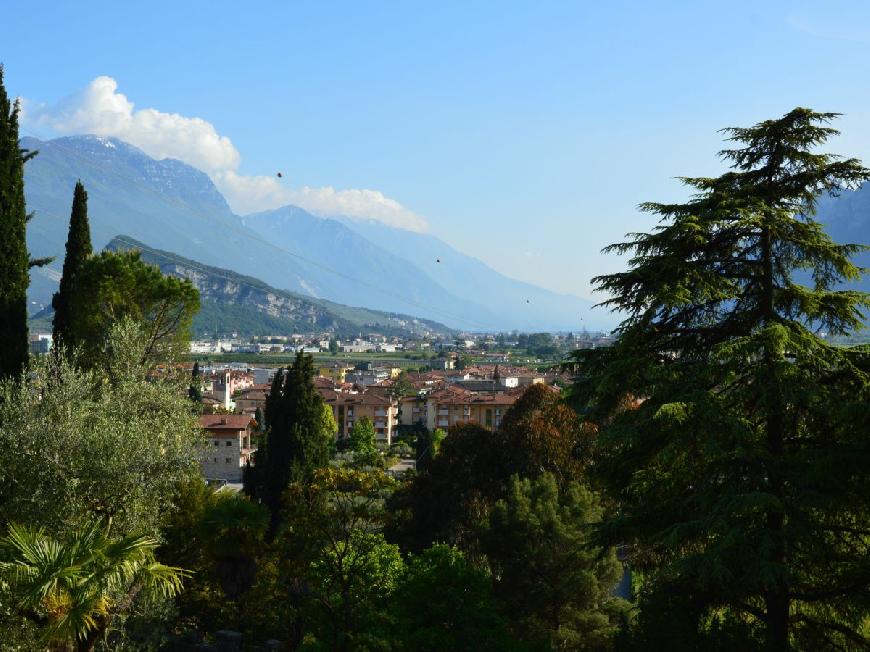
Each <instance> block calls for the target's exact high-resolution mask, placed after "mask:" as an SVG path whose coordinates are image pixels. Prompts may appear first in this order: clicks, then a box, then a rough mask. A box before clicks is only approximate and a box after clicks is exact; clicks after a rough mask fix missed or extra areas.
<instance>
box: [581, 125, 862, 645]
mask: <svg viewBox="0 0 870 652" xmlns="http://www.w3.org/2000/svg"><path fill="white" fill-rule="evenodd" d="M835 117H836V114H831V113H816V112H813V111H811V110H809V109H803V108H798V109H794V110H793V111H791V112H789V113H788V114H786V115H785V116H783V117H782V118H779V119H776V120H768V121H765V122H762V123H760V124H757V125H755V126H753V127H749V128H733V129H727V130H725V133H726V134H727V136H728V137H729V139H730V140H731V141H732V142H734V143H736V147H735V148H734V149H727V150H725V151H723V152H722V153H721V154H722V156H723V157H724V158H725V160H727V161H729V162H731V164H732V169H731V171H729V172H727V173H726V174H723V175H722V176H720V177H717V178H687V179H684V182H685V183H686V184H687V185H689V186H690V187H691V188H693V189H694V190H695V191H696V194H695V196H694V197H693V198H692V199H691V200H690V201H689V202H687V203H684V204H657V203H650V204H645V205H643V206H642V208H643V209H644V210H646V211H649V212H652V213H654V214H657V215H659V216H661V218H662V220H661V226H659V227H658V229H657V230H656V231H655V232H653V233H640V234H632V235H631V239H630V240H629V241H627V242H623V243H619V244H616V245H612V246H611V247H609V248H608V249H609V250H612V251H616V252H619V253H626V252H628V253H631V254H632V258H631V260H630V262H629V269H628V271H625V272H622V273H618V274H611V275H607V276H601V277H598V278H597V279H595V282H596V283H597V285H598V288H599V290H603V291H605V292H607V293H608V294H609V295H610V297H611V298H609V299H608V300H607V301H605V302H604V305H607V306H610V307H613V308H616V309H619V310H621V311H624V314H626V315H627V318H626V319H625V320H624V321H623V322H622V324H621V325H620V327H619V329H618V334H619V340H618V342H617V344H616V345H615V346H614V347H612V348H611V349H601V350H598V351H593V352H582V351H581V352H577V353H576V357H577V359H578V360H579V361H580V363H581V364H580V369H581V374H582V375H581V377H580V381H579V382H578V385H577V387H576V391H577V395H578V401H579V402H580V405H581V406H582V407H584V408H585V409H588V410H590V411H589V413H588V414H589V415H590V417H591V418H594V419H595V420H596V421H597V423H598V424H599V426H600V434H599V438H598V443H597V459H596V460H595V464H594V465H593V471H594V472H595V473H596V474H597V475H598V478H599V480H600V481H601V482H602V484H603V486H604V487H605V488H606V489H607V490H608V492H609V494H610V496H611V497H612V498H614V499H615V501H616V504H617V506H618V509H617V510H616V512H615V513H614V515H612V516H611V517H610V518H608V519H607V520H606V521H605V523H604V525H603V526H602V528H601V531H600V532H601V536H602V537H603V540H604V541H609V542H611V543H628V544H632V546H633V548H632V550H633V551H634V553H633V555H632V557H631V562H632V563H633V564H634V566H635V567H637V568H640V569H641V570H643V571H644V572H645V575H644V577H645V588H644V591H643V594H642V596H641V598H642V599H641V604H642V605H647V606H648V607H650V609H655V608H656V607H655V605H659V607H658V608H659V611H658V613H659V614H660V615H661V617H662V618H668V619H671V620H669V621H666V622H663V621H662V620H658V621H655V619H654V618H650V617H649V615H650V614H651V613H652V612H648V613H647V617H646V618H645V617H643V616H644V611H643V610H642V613H641V616H642V617H641V619H640V621H641V622H644V621H646V622H647V623H649V625H650V627H649V628H648V631H647V634H648V635H650V636H654V635H661V634H662V633H663V632H675V631H677V630H678V629H679V631H682V632H690V634H689V635H688V637H689V640H685V639H684V640H682V641H680V643H679V644H677V643H676V642H675V641H669V642H668V643H667V647H668V649H681V647H685V648H690V649H705V648H706V647H709V646H708V645H707V643H705V642H704V641H703V640H698V639H697V638H695V639H694V640H691V639H692V637H698V636H704V635H706V634H705V633H704V624H703V623H704V622H707V623H709V622H710V621H711V619H713V620H717V622H720V623H722V622H731V623H737V624H739V627H741V628H744V629H740V632H742V633H743V634H745V635H746V637H747V639H751V640H744V641H743V642H742V643H741V644H739V645H737V647H739V648H740V649H748V648H751V647H755V646H756V645H758V646H764V647H765V648H766V649H768V650H788V649H790V648H791V647H792V646H794V647H797V648H800V649H846V648H849V649H851V648H853V647H859V648H860V647H862V646H868V645H870V641H868V639H867V637H866V622H862V621H863V619H865V618H866V614H867V613H868V608H870V594H868V592H867V586H868V585H870V584H868V582H870V555H868V548H867V545H868V541H870V529H868V527H867V516H868V514H870V442H868V438H867V433H866V425H867V424H866V416H867V414H866V406H867V401H868V400H870V391H868V387H870V383H868V380H870V377H868V373H867V372H868V363H867V357H866V354H864V353H862V352H860V351H851V350H848V349H842V348H838V347H834V346H830V345H828V344H827V343H826V342H825V341H824V340H823V339H822V338H820V337H819V336H818V332H819V331H820V330H824V331H827V332H828V333H831V334H843V333H848V332H851V331H854V330H857V329H859V328H861V321H862V318H863V314H862V308H863V307H864V306H866V305H868V296H867V295H866V294H864V293H862V292H857V291H851V290H847V289H842V288H841V287H840V283H841V282H842V281H844V280H854V279H857V278H860V275H861V271H862V270H860V269H859V268H857V267H856V266H855V265H854V264H852V262H851V261H850V256H851V255H852V254H854V253H855V252H857V251H859V250H861V249H862V248H863V247H861V246H858V245H840V244H836V243H834V242H833V241H832V240H831V239H830V238H829V237H828V236H827V235H826V234H825V233H824V231H823V229H822V227H821V225H820V224H819V223H818V222H816V221H815V220H814V219H813V214H814V209H815V205H816V200H817V198H818V197H819V196H820V195H822V194H826V193H837V192H838V191H840V190H841V189H844V188H849V187H856V186H857V185H859V184H860V183H862V182H864V181H866V180H867V179H868V178H870V170H867V169H865V168H864V167H863V166H862V165H861V164H860V162H859V161H857V160H855V159H842V158H839V157H836V156H833V155H829V154H823V153H818V152H817V148H818V147H819V146H821V145H823V144H824V142H825V141H826V140H827V139H828V138H829V137H831V136H832V135H834V134H836V133H837V132H836V131H835V130H834V129H832V128H831V127H829V126H828V123H830V121H831V120H833V119H834V118H835ZM808 277H809V278H810V282H809V283H807V281H806V280H805V279H807V278H808ZM677 603H679V604H680V605H683V606H684V607H685V606H686V605H691V609H690V610H689V609H686V608H675V609H662V608H661V605H665V604H677ZM690 613H691V614H693V616H692V617H693V618H694V623H692V624H690V626H689V627H685V626H684V624H685V623H684V622H683V621H684V620H685V617H686V616H687V614H690ZM722 618H725V620H721V619H722ZM679 619H682V620H681V623H682V624H679V623H677V620H679ZM746 625H748V626H749V627H748V629H746V628H745V626H746ZM862 630H863V631H862ZM734 631H737V630H734ZM656 633H657V634H656ZM732 633H733V632H732ZM653 647H656V646H655V645H653Z"/></svg>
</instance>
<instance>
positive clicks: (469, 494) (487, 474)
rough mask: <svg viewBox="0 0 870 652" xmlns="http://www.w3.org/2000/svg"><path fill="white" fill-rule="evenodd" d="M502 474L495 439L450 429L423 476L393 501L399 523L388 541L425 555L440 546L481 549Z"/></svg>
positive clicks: (474, 430)
mask: <svg viewBox="0 0 870 652" xmlns="http://www.w3.org/2000/svg"><path fill="white" fill-rule="evenodd" d="M508 477H509V475H508V476H506V477H502V475H501V470H500V469H499V468H498V457H497V455H496V453H495V451H494V449H493V447H492V433H491V432H489V431H488V430H487V429H485V428H482V427H481V426H478V425H476V424H463V425H460V426H457V427H454V428H451V430H450V434H449V435H448V436H447V437H446V439H445V440H444V442H443V444H442V445H441V450H440V452H439V453H438V455H436V456H435V457H434V458H433V459H432V460H431V462H430V463H429V465H428V467H427V468H426V470H425V471H422V472H420V473H418V474H417V475H416V476H415V477H414V479H413V480H412V481H411V483H410V484H408V485H406V486H404V487H402V488H401V489H400V490H399V491H397V492H396V494H395V495H394V496H393V498H392V500H391V504H390V511H391V512H394V513H395V514H396V516H397V518H396V519H395V520H394V521H392V522H391V523H390V526H389V528H388V532H387V536H388V538H390V539H391V540H395V541H397V542H398V543H399V544H400V545H401V546H402V548H403V549H405V550H409V551H413V552H421V551H423V550H425V549H426V548H428V547H429V546H431V545H432V544H433V543H436V542H445V543H450V544H453V545H456V546H458V547H459V548H460V549H461V550H462V551H463V552H466V553H469V552H471V551H476V549H477V532H478V528H479V526H480V525H481V523H483V520H484V518H485V517H486V515H487V514H488V511H489V508H490V506H491V505H492V504H493V503H494V502H495V500H496V499H497V498H498V497H499V495H500V492H501V490H502V488H503V485H504V484H506V482H507V478H508Z"/></svg>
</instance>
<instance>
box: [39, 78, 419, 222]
mask: <svg viewBox="0 0 870 652" xmlns="http://www.w3.org/2000/svg"><path fill="white" fill-rule="evenodd" d="M24 108H25V111H24V113H23V116H22V117H23V119H24V121H25V124H26V125H27V126H30V127H32V128H34V129H48V130H50V131H51V132H53V133H55V134H60V135H68V134H96V135H98V136H114V137H115V138H120V139H121V140H123V141H125V142H128V143H130V144H131V145H135V146H136V147H138V148H139V149H141V150H142V151H144V152H145V153H146V154H148V155H149V156H152V157H154V158H157V159H162V158H176V159H178V160H180V161H184V162H185V163H187V164H189V165H192V166H194V167H196V168H199V169H200V170H203V171H204V172H207V173H208V174H209V175H210V176H211V177H212V179H213V180H214V182H215V184H216V185H217V186H218V188H219V189H220V191H221V192H222V193H223V194H224V195H225V196H226V199H227V202H229V204H230V206H231V207H232V209H233V210H234V211H236V212H239V213H243V214H244V213H250V212H253V211H260V210H268V209H271V208H278V207H280V206H284V205H286V204H295V205H297V206H300V207H302V208H304V209H306V210H309V211H312V212H314V213H318V214H321V215H345V216H347V217H351V218H357V219H375V220H378V221H381V222H383V223H385V224H388V225H390V226H394V227H398V228H403V229H408V230H411V231H424V230H426V228H427V223H426V220H424V219H423V218H422V217H421V216H419V215H417V214H415V213H414V212H413V211H411V210H409V209H407V208H405V207H404V206H402V205H401V204H400V203H399V202H397V201H396V200H394V199H390V198H389V197H386V196H385V195H384V194H383V193H381V192H379V191H377V190H366V189H347V190H336V189H335V188H333V187H331V186H324V187H321V188H312V187H308V186H304V187H301V188H293V187H291V186H290V185H289V184H287V183H286V181H280V180H279V179H277V178H276V177H266V176H245V175H240V174H239V173H238V172H237V170H238V167H239V164H240V162H241V155H240V154H239V151H238V150H237V149H236V147H235V146H234V145H233V143H232V141H230V139H229V138H227V137H226V136H221V135H220V134H218V132H217V130H216V129H215V127H214V125H213V124H211V123H210V122H208V121H206V120H203V119H201V118H189V117H186V116H182V115H179V114H177V113H164V112H162V111H158V110H157V109H152V108H146V109H138V110H137V109H135V107H134V104H133V102H131V101H130V100H129V99H127V96H126V95H124V94H123V93H119V92H118V82H117V81H115V80H114V79H113V78H112V77H107V76H101V77H97V78H96V79H94V80H93V81H92V82H91V83H90V84H88V85H87V87H86V88H84V89H83V90H81V91H79V92H78V93H75V94H74V95H72V96H70V97H68V98H66V99H64V100H61V101H60V102H59V103H57V104H56V105H54V106H45V105H38V106H35V105H33V104H32V103H30V102H27V103H25V105H24Z"/></svg>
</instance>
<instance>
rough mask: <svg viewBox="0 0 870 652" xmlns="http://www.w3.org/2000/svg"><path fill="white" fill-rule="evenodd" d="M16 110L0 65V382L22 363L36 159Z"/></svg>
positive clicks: (15, 373)
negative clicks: (30, 178) (30, 181)
mask: <svg viewBox="0 0 870 652" xmlns="http://www.w3.org/2000/svg"><path fill="white" fill-rule="evenodd" d="M19 112H20V106H19V104H18V102H12V101H10V99H9V96H8V94H7V93H6V87H5V86H4V84H3V67H2V65H0V378H4V377H15V376H18V375H19V374H20V373H21V372H22V371H23V370H24V367H25V366H26V364H27V356H28V351H29V349H28V347H29V344H28V341H27V286H28V285H30V276H29V272H28V270H29V266H30V259H29V255H28V253H27V240H26V238H25V229H26V224H27V210H26V208H25V204H24V163H25V162H26V161H27V160H28V159H30V158H32V157H33V156H35V155H36V152H28V151H27V150H24V149H21V146H20V144H19V141H18V116H19Z"/></svg>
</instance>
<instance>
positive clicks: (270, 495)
mask: <svg viewBox="0 0 870 652" xmlns="http://www.w3.org/2000/svg"><path fill="white" fill-rule="evenodd" d="M326 411H328V408H327V407H326V405H325V404H324V402H323V397H322V396H321V395H320V393H319V392H318V391H317V389H316V388H315V387H314V362H313V359H312V358H311V356H308V355H305V354H303V353H302V352H301V351H300V352H299V353H297V355H296V361H295V362H294V364H293V365H292V366H291V367H289V368H288V369H287V370H286V371H285V370H283V369H279V370H278V372H277V373H276V374H275V378H274V380H273V381H272V388H271V390H270V392H269V397H268V398H267V399H266V415H265V418H266V423H267V424H268V430H267V431H266V435H265V437H261V438H260V448H259V449H258V450H257V453H256V456H255V465H254V467H253V468H252V471H253V472H252V473H249V474H248V475H249V476H250V478H249V480H248V482H247V483H246V484H247V486H246V491H248V493H249V494H250V495H252V496H253V497H255V498H256V499H257V500H258V501H259V502H261V503H262V504H263V505H265V506H266V507H267V508H268V509H269V511H270V513H271V514H272V527H273V528H274V527H277V524H278V522H279V519H280V512H281V507H282V505H281V497H282V496H283V494H284V491H285V490H286V489H287V486H288V485H289V484H290V482H291V481H292V480H299V479H302V478H304V477H306V476H308V475H309V474H310V473H311V472H312V471H313V470H314V469H317V468H320V467H322V466H325V465H326V464H327V463H328V462H329V457H330V453H331V450H332V445H333V439H334V434H335V432H334V430H331V426H329V424H328V423H327V422H326V420H325V412H326ZM333 426H334V422H333Z"/></svg>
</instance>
